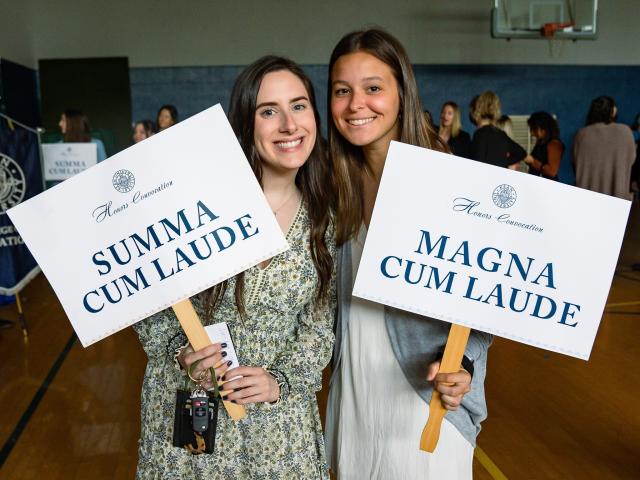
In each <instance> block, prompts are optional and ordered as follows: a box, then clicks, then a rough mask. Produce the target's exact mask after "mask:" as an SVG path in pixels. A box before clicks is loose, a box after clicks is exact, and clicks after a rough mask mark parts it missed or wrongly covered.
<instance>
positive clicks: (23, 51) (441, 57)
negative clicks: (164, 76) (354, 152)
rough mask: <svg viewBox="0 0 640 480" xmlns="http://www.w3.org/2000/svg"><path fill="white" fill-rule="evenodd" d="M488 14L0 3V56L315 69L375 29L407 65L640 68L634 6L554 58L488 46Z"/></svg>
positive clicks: (413, 0) (353, 2) (468, 2)
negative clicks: (262, 61) (281, 61)
mask: <svg viewBox="0 0 640 480" xmlns="http://www.w3.org/2000/svg"><path fill="white" fill-rule="evenodd" d="M25 5H28V6H25ZM492 5H493V1H492V0H449V1H443V0H395V1H392V2H391V1H388V0H349V1H344V0H322V1H319V0H314V1H308V0H307V1H305V0H242V1H237V0H186V1H184V2H176V1H175V0H136V1H134V2H131V1H129V0H110V1H108V2H100V1H95V0H94V1H77V0H56V1H55V2H54V1H50V0H29V1H25V2H16V1H10V0H0V56H7V57H8V58H9V59H10V60H13V61H17V62H19V63H23V64H25V65H26V66H30V67H32V68H35V67H36V64H37V61H38V60H39V59H51V58H61V57H119V56H128V57H129V64H130V65H131V66H132V67H150V66H154V67H160V66H201V65H202V66H210V65H245V64H247V63H250V62H251V61H253V60H254V59H255V58H257V57H259V56H261V55H263V54H265V53H285V54H287V55H289V56H291V57H292V58H293V59H294V60H296V61H298V62H299V63H304V64H325V63H326V62H327V60H328V57H329V54H330V52H331V48H332V47H333V45H335V43H336V41H337V40H338V39H339V38H340V37H341V36H342V35H343V34H344V33H346V32H348V31H350V30H353V29H357V28H360V27H362V26H363V25H371V24H379V25H382V26H384V27H385V28H387V29H388V30H390V31H391V32H393V33H394V34H395V35H397V36H398V38H399V39H400V40H401V41H402V42H403V43H404V45H405V46H406V48H407V50H408V52H409V55H410V56H411V58H412V60H413V61H414V62H415V63H426V64H432V63H447V64H485V63H488V64H541V63H544V64H554V65H564V64H571V65H578V64H589V65H590V64H598V65H605V64H606V65H638V64H640V56H639V55H637V53H636V52H637V48H633V46H637V45H639V44H640V29H638V28H637V23H638V22H637V20H638V10H639V5H638V1H637V0H604V1H602V0H601V1H600V2H599V6H600V15H599V30H600V36H599V38H598V40H597V41H595V42H591V41H583V42H577V43H568V44H566V45H565V48H564V51H563V54H562V56H560V57H550V56H549V55H548V52H547V50H548V48H547V44H546V42H544V41H538V40H522V41H511V42H507V41H505V40H493V39H492V38H491V37H490V35H489V32H490V11H491V7H492ZM25 24H26V27H27V28H26V29H25ZM25 36H26V42H24V41H22V39H24V37H25ZM13 40H17V41H18V44H16V43H15V42H14V41H13ZM30 42H31V43H32V45H31V47H30V46H29V43H30ZM23 44H24V45H23ZM14 50H15V55H16V58H12V57H13V55H14V53H13V52H14ZM17 57H19V58H17ZM29 58H30V59H31V61H30V63H25V61H26V59H29Z"/></svg>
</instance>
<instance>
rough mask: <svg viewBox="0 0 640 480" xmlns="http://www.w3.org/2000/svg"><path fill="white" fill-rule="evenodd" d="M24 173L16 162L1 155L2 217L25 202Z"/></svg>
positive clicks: (0, 211) (0, 191)
mask: <svg viewBox="0 0 640 480" xmlns="http://www.w3.org/2000/svg"><path fill="white" fill-rule="evenodd" d="M25 193H26V182H25V178H24V172H23V171H22V169H21V168H20V165H18V164H17V163H16V161H15V160H14V159H13V158H11V157H8V156H6V155H4V154H2V153H0V215H4V214H5V213H6V211H7V210H9V209H10V208H11V207H14V206H16V205H18V204H19V203H20V202H22V200H24V195H25Z"/></svg>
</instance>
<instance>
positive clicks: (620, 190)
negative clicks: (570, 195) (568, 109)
mask: <svg viewBox="0 0 640 480" xmlns="http://www.w3.org/2000/svg"><path fill="white" fill-rule="evenodd" d="M469 109H470V113H469V118H470V120H471V122H472V123H473V124H474V125H475V127H476V130H475V132H474V133H473V137H471V136H470V135H469V134H468V133H467V132H465V131H464V130H462V122H461V114H460V108H459V107H458V105H457V104H456V103H455V102H453V101H447V102H445V103H444V104H443V105H442V109H441V111H440V126H439V127H438V128H437V129H438V133H439V136H440V138H441V139H442V140H443V141H444V142H446V143H447V145H448V147H449V150H450V151H451V153H453V154H454V155H458V156H460V157H465V158H469V159H472V160H477V161H479V162H484V163H489V164H492V165H496V166H499V167H506V168H511V169H514V170H515V169H518V170H521V171H528V172H529V173H530V174H533V175H536V176H541V177H544V178H548V179H551V180H558V173H559V171H560V164H561V162H562V158H563V155H564V153H565V145H564V144H563V143H562V141H561V140H560V128H559V126H558V122H557V120H556V119H555V118H554V116H553V115H551V114H550V113H549V112H544V111H537V112H534V113H532V114H531V115H530V116H529V118H528V120H527V123H528V126H529V132H530V135H531V136H532V137H533V138H535V144H534V146H533V149H532V150H531V152H530V153H527V152H526V151H525V149H524V148H523V147H522V146H521V145H519V144H518V143H516V142H515V141H514V140H513V133H512V122H511V119H510V118H509V117H508V116H506V115H502V113H501V104H500V99H499V98H498V96H497V95H496V94H495V93H494V92H491V91H487V92H484V93H482V94H480V95H478V96H476V97H474V98H473V99H472V100H471V103H470V105H469ZM639 117H640V114H639V115H638V116H636V120H635V121H634V124H633V125H632V126H631V128H629V127H628V126H626V125H624V124H620V123H617V122H616V118H617V107H616V104H615V101H614V100H613V99H612V98H611V97H608V96H601V97H598V98H595V99H594V100H593V101H592V102H591V106H590V108H589V111H588V113H587V117H586V121H585V126H584V127H583V128H581V129H580V130H579V131H578V132H577V134H576V135H575V138H574V140H573V145H572V149H571V151H570V152H571V159H572V165H573V168H574V172H575V176H576V185H577V186H578V187H581V188H586V189H588V190H592V191H595V192H600V193H604V194H607V195H613V196H616V197H619V198H623V199H626V200H630V199H632V198H633V195H634V193H635V194H637V193H638V192H639V191H640V188H639V185H640V179H639V176H640V162H639V160H638V145H639V143H638V142H639V141H640V131H639V130H638V129H639V126H638V119H639ZM427 118H430V115H429V116H428V117H427Z"/></svg>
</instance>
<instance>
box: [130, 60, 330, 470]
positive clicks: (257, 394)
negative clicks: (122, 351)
mask: <svg viewBox="0 0 640 480" xmlns="http://www.w3.org/2000/svg"><path fill="white" fill-rule="evenodd" d="M229 119H230V122H231V125H232V127H233V129H234V131H235V132H236V134H237V136H238V139H239V141H240V144H241V146H242V147H243V150H244V152H245V154H246V156H247V158H248V160H249V163H250V164H251V167H252V168H253V170H254V173H255V174H256V177H257V178H258V180H259V181H260V184H261V185H262V188H263V191H264V193H265V196H266V198H267V201H268V202H269V204H270V205H271V208H272V210H273V212H274V214H275V216H276V219H277V221H278V223H279V224H280V227H281V228H282V230H283V232H285V234H286V238H287V241H288V243H289V245H290V247H291V248H290V249H289V250H288V251H286V252H284V253H282V254H280V255H278V256H276V257H274V258H272V259H270V260H269V261H266V262H263V264H260V265H257V266H255V267H253V268H250V269H249V270H247V271H245V272H244V273H243V274H241V275H238V276H237V277H235V278H232V279H230V280H229V281H228V282H225V283H223V284H221V285H219V286H217V287H214V288H213V289H211V290H210V291H208V292H205V293H204V294H202V295H200V296H198V297H195V298H194V299H193V301H194V305H195V306H196V310H198V312H199V314H200V318H201V319H202V321H203V323H205V324H212V323H217V322H222V321H224V322H227V323H228V325H229V329H230V331H231V336H232V338H233V342H234V346H235V348H236V352H237V354H238V360H239V362H240V365H241V366H240V367H238V368H234V369H231V370H228V371H227V368H228V367H227V364H226V363H225V362H224V358H225V356H226V352H225V347H226V345H225V344H214V345H211V346H209V347H206V348H204V349H202V350H200V351H197V352H194V351H193V349H192V348H191V347H190V346H188V344H186V343H182V342H183V341H184V342H186V339H185V338H184V336H183V334H182V333H181V330H180V326H179V323H178V321H177V319H176V318H175V316H174V315H173V313H172V312H171V311H170V310H165V311H163V312H160V313H158V314H156V315H154V316H153V317H150V318H149V319H147V320H145V321H143V322H140V323H138V324H137V325H136V331H137V332H138V335H139V337H140V341H141V343H142V345H143V347H144V349H145V351H146V352H147V355H148V357H149V362H148V365H147V370H146V374H145V379H144V384H143V388H142V433H141V440H140V449H139V454H140V458H139V463H138V472H137V477H138V478H141V479H148V478H163V479H165V478H175V479H183V478H189V479H198V478H202V479H205V478H206V479H207V480H215V479H225V480H231V479H234V480H239V479H280V478H283V479H318V478H320V479H328V470H327V466H326V460H325V453H324V440H323V437H322V429H321V425H320V417H319V414H318V406H317V403H316V397H315V393H316V391H318V390H319V389H320V387H321V378H322V369H323V368H324V367H325V366H326V364H327V363H328V361H329V358H330V356H331V350H332V345H333V331H332V326H333V320H334V308H335V282H334V273H335V266H334V257H335V255H334V254H335V243H334V240H333V226H332V219H331V217H330V214H329V211H328V208H327V205H329V204H330V203H331V202H330V200H331V191H330V188H331V186H330V182H328V181H327V179H328V178H330V176H329V172H328V170H327V169H328V162H327V161H326V159H325V156H324V152H323V147H322V143H321V139H320V136H319V116H318V113H317V110H316V108H315V99H314V93H313V87H312V85H311V82H310V81H309V79H308V77H307V76H306V75H305V74H304V73H303V72H302V70H301V69H300V68H299V67H298V66H297V65H296V64H294V63H293V62H291V61H289V60H287V59H284V58H279V57H272V56H267V57H263V58H261V59H259V60H258V61H256V62H255V63H254V64H252V65H250V66H249V67H247V68H246V69H245V70H244V71H243V72H242V73H241V74H240V76H239V77H238V79H237V80H236V84H235V86H234V89H233V93H232V96H231V105H230V109H229ZM181 344H182V347H181V346H180V345H181ZM185 345H186V346H185ZM176 349H177V354H176V359H177V361H178V362H179V364H180V366H181V367H182V368H186V369H188V368H189V367H190V366H191V365H192V364H194V363H196V362H197V363H196V364H195V365H193V371H192V372H191V375H192V376H193V377H194V378H197V377H198V376H199V375H200V374H201V373H203V372H205V373H206V372H207V371H208V369H209V367H214V368H215V375H216V376H217V377H218V378H219V379H220V381H221V382H222V383H223V385H224V386H223V387H222V389H223V390H224V392H225V395H226V396H225V400H228V401H231V402H234V403H238V404H241V405H244V406H245V408H246V410H247V415H246V417H245V418H244V419H242V420H240V421H238V422H235V421H233V420H232V419H231V418H230V417H229V415H228V414H227V412H226V411H225V410H224V408H220V410H219V413H218V424H217V433H216V442H215V450H214V452H213V453H212V454H210V455H207V454H203V455H192V454H191V453H189V452H187V451H186V450H185V449H182V448H178V447H174V446H172V434H173V415H174V408H175V392H176V389H179V388H183V385H184V378H185V377H184V371H181V370H180V369H179V368H178V367H177V366H176V365H174V351H175V350H176ZM220 364H221V365H220ZM218 365H220V366H218ZM239 375H240V376H242V378H240V379H236V380H231V379H233V378H235V377H237V376H239ZM204 386H205V387H207V388H209V387H212V382H211V380H210V379H209V380H207V381H206V382H205V383H204Z"/></svg>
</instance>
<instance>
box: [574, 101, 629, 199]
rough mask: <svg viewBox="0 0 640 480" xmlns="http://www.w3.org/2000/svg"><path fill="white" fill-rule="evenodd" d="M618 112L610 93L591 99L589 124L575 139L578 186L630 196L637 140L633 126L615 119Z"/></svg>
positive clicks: (606, 193) (588, 115) (625, 197)
mask: <svg viewBox="0 0 640 480" xmlns="http://www.w3.org/2000/svg"><path fill="white" fill-rule="evenodd" d="M617 113H618V108H617V107H616V103H615V101H614V100H613V98H611V97H608V96H601V97H598V98H595V99H594V100H593V101H592V102H591V107H590V108H589V113H588V114H587V121H586V126H584V127H583V128H581V129H580V130H578V133H576V136H575V138H574V140H573V167H574V169H575V171H576V186H578V187H581V188H586V189H588V190H593V191H594V192H600V193H604V194H605V195H612V196H615V197H618V198H623V199H625V200H631V199H632V198H633V195H632V193H631V191H630V184H631V167H632V166H633V162H634V161H635V158H636V144H635V142H634V141H633V134H632V133H631V129H630V128H629V127H628V126H627V125H622V124H620V123H616V121H615V120H616V115H617Z"/></svg>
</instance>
